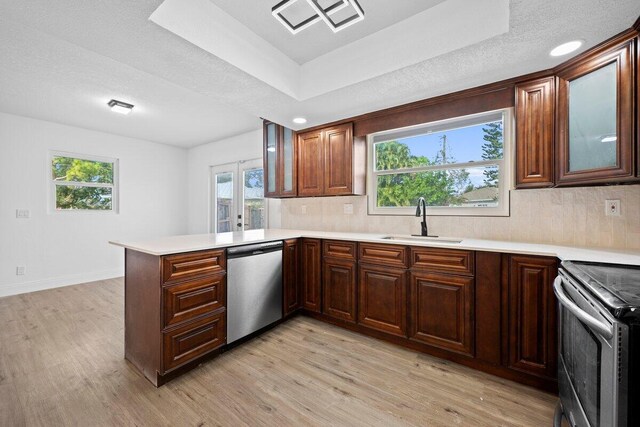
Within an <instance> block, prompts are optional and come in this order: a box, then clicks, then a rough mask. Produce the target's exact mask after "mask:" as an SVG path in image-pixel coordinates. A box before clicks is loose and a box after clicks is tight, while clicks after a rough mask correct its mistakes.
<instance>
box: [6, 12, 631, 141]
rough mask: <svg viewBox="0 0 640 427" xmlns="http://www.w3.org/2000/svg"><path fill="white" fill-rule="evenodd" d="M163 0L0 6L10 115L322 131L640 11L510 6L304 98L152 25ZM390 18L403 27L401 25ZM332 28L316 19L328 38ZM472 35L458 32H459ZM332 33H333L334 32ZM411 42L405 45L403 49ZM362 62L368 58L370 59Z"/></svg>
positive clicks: (606, 32)
mask: <svg viewBox="0 0 640 427" xmlns="http://www.w3.org/2000/svg"><path fill="white" fill-rule="evenodd" d="M183 1H185V2H186V1H192V0H183ZM207 1H212V2H213V1H215V3H216V4H217V5H218V6H220V7H222V9H224V10H225V11H227V12H228V13H229V14H230V15H233V14H234V13H236V12H234V10H233V7H236V6H233V7H232V5H236V4H237V3H243V4H246V1H245V0H243V1H231V0H229V1H222V0H207ZM247 1H248V0H247ZM251 2H252V3H253V2H254V0H251ZM449 2H454V3H449ZM465 2H467V5H472V4H473V3H474V0H448V1H447V2H445V3H449V4H450V5H451V4H452V5H455V6H456V7H457V6H460V5H464V4H465ZM161 3H162V0H135V1H126V0H113V1H102V0H55V1H50V0H46V1H45V0H30V1H14V0H0V58H2V64H1V65H2V68H0V111H3V112H7V113H13V114H20V115H24V116H29V117H35V118H39V119H43V120H51V121H55V122H60V123H65V124H70V125H74V126H80V127H85V128H90V129H96V130H101V131H106V132H111V133H116V134H121V135H126V136H131V137H137V138H143V139H148V140H152V141H157V142H162V143H167V144H172V145H177V146H183V147H190V146H194V145H198V144H202V143H205V142H210V141H214V140H218V139H221V138H225V137H228V136H231V135H235V134H239V133H242V132H246V131H249V130H252V129H257V128H258V127H259V126H260V120H259V119H258V117H266V118H269V119H271V120H274V121H277V122H279V123H282V124H285V125H289V126H290V127H292V128H294V129H295V128H296V126H294V125H293V124H292V123H291V122H290V120H291V118H292V117H294V116H299V115H303V116H306V117H307V118H308V119H309V123H308V124H307V125H306V126H310V125H315V124H321V123H326V122H329V121H333V120H337V119H341V118H345V117H350V116H353V115H357V114H361V113H365V112H369V111H374V110H378V109H381V108H386V107H390V106H394V105H398V104H403V103H407V102H411V101H415V100H419V99H424V98H428V97H432V96H436V95H441V94H444V93H449V92H452V91H456V90H461V89H465V88H469V87H474V86H478V85H481V84H485V83H490V82H493V81H497V80H501V79H505V78H510V77H514V76H518V75H521V74H525V73H528V72H532V71H537V70H540V69H545V68H549V67H552V66H554V65H556V64H558V63H560V62H562V61H564V60H565V59H566V58H559V59H558V58H551V57H549V55H548V52H549V50H550V49H551V48H552V47H554V46H555V45H557V44H559V43H561V42H564V41H567V40H572V39H576V38H581V39H584V40H585V41H586V43H585V47H584V48H583V50H584V49H587V48H589V47H591V46H594V45H595V44H598V43H599V42H601V41H603V40H605V39H607V38H608V37H611V36H612V35H615V34H616V33H618V32H620V31H622V30H625V29H627V28H629V27H630V26H631V25H632V24H633V22H634V21H635V19H636V18H637V17H638V16H639V15H640V2H638V1H637V0H538V1H530V0H511V1H510V2H509V16H508V19H509V20H508V23H509V25H508V31H507V32H503V33H500V34H499V35H496V36H493V37H491V38H488V39H486V40H482V41H479V42H477V43H474V44H472V45H467V46H465V47H459V48H455V49H454V50H451V51H448V52H445V53H442V54H438V55H435V56H431V57H428V58H427V59H425V60H419V61H418V62H416V63H412V64H410V65H407V66H403V67H402V68H399V69H396V70H392V71H389V72H385V73H382V74H379V75H372V76H366V78H364V79H363V80H361V81H355V82H352V83H350V84H349V85H347V86H342V87H339V88H337V89H335V90H329V91H326V92H324V93H322V94H320V95H317V96H312V97H310V98H308V99H305V97H296V96H291V94H289V95H288V94H285V92H283V91H282V90H279V89H276V88H275V87H274V86H272V85H270V84H269V83H265V82H264V81H263V80H261V79H260V78H256V77H254V76H253V75H252V74H251V73H248V72H246V71H243V70H242V69H240V68H238V67H237V66H234V65H231V64H230V63H229V62H227V61H225V60H223V59H221V58H220V57H218V56H216V55H213V54H211V53H209V52H207V51H205V50H203V49H201V48H199V47H197V46H195V45H194V44H192V43H189V42H187V41H186V40H184V39H183V38H181V37H178V36H176V35H175V34H172V33H171V32H169V31H167V30H165V29H164V28H162V27H160V26H158V25H156V24H155V23H153V22H151V21H149V17H150V16H151V14H152V13H153V12H154V11H155V10H156V9H157V8H158V7H159V6H160V5H161ZM255 3H256V4H258V3H266V4H267V5H268V7H267V8H265V9H266V11H265V12H264V13H265V14H266V16H265V17H264V20H265V22H269V23H270V24H269V25H271V24H273V23H274V22H275V19H274V18H273V17H272V16H271V13H270V9H271V6H273V4H275V3H277V0H271V1H261V2H258V0H255ZM271 3H273V4H271ZM360 3H361V5H362V7H363V8H364V9H365V13H366V14H367V18H366V19H365V21H363V22H361V23H359V24H356V25H354V26H352V27H350V28H348V29H345V30H344V31H342V32H340V33H337V35H338V36H340V37H342V33H345V34H346V35H345V37H347V39H345V40H350V41H351V44H350V45H353V44H354V43H366V41H367V40H371V39H375V36H376V33H373V34H369V35H368V36H366V37H364V38H360V39H358V40H356V37H357V36H355V35H353V34H355V33H351V34H350V33H349V32H350V31H351V30H353V31H356V29H357V27H358V26H359V25H362V24H364V23H367V22H368V21H367V20H368V19H369V16H370V15H372V16H373V14H375V12H374V11H373V6H371V5H372V4H374V3H378V2H377V1H374V0H361V1H360ZM386 3H389V2H386ZM393 3H396V2H393ZM403 3H404V0H403ZM407 3H412V4H414V6H415V4H417V3H418V2H413V1H409V0H407ZM421 3H422V2H421ZM424 3H431V2H427V1H425V2H424ZM442 5H444V3H442V4H440V5H438V6H442ZM407 7H409V6H407ZM248 9H251V16H253V15H254V14H257V13H259V10H258V8H257V7H256V8H248ZM254 9H255V10H254ZM433 9H434V10H435V8H433ZM403 10H404V9H403ZM460 10H461V12H463V9H460ZM426 12H428V10H427V11H426ZM412 13H413V12H412ZM415 16H417V15H415ZM415 16H414V17H412V18H415ZM454 18H455V17H452V20H451V22H455V19H454ZM243 19H249V18H243ZM252 19H254V18H252ZM394 19H399V18H394ZM410 19H411V18H410ZM272 20H273V22H272ZM385 22H387V23H388V25H391V26H389V27H388V28H391V27H392V26H393V25H392V24H393V19H390V20H388V21H385ZM275 24H277V22H276V23H275ZM277 25H279V24H277ZM321 25H323V24H321V23H318V24H316V26H318V28H317V29H316V30H317V31H318V32H322V30H321ZM383 25H384V24H383ZM396 25H397V24H396ZM484 25H491V22H484ZM312 29H313V27H312V28H309V29H307V30H305V31H303V32H301V33H299V34H298V35H297V36H295V37H298V36H303V35H304V33H305V32H306V31H310V30H312ZM374 30H375V29H374ZM425 30H427V29H425ZM254 31H257V29H255V28H254ZM266 31H270V30H266ZM274 31H275V30H274ZM282 31H285V30H284V28H282ZM357 31H364V29H363V30H357ZM464 31H465V28H458V27H455V26H453V25H452V28H451V34H452V35H455V34H459V33H460V32H464ZM274 34H275V33H274ZM285 34H287V33H285ZM363 34H364V33H363ZM272 36H273V34H272V35H271V36H269V37H272ZM332 36H334V34H332V33H331V32H330V31H328V30H327V34H326V37H332ZM264 37H265V39H266V38H267V35H266V33H265V34H264ZM273 37H275V36H273ZM273 40H274V41H269V40H267V41H266V42H268V43H270V44H271V45H273V46H275V47H274V49H277V45H278V43H283V42H282V41H278V40H277V39H273ZM324 43H328V42H323V43H319V44H318V45H317V46H316V47H314V49H316V52H322V49H326V47H324V46H326V45H325V44H324ZM350 45H349V46H350ZM363 46H364V45H363ZM404 46H405V45H403V44H398V50H402V49H403V47H404ZM364 47H365V48H366V47H367V46H364ZM374 47H375V46H374ZM368 48H371V46H369V47H368ZM287 49H291V50H288V51H287V52H285V48H284V47H282V46H281V50H282V54H283V55H284V56H285V57H287V56H289V58H290V59H291V61H292V62H294V63H298V61H303V60H304V59H300V58H302V57H301V56H296V55H298V54H296V53H295V51H296V49H297V48H296V47H295V46H294V47H288V48H287ZM338 50H339V49H338ZM365 50H366V49H365ZM333 52H336V51H332V52H326V53H324V54H323V55H322V56H321V57H320V58H316V59H314V60H312V61H320V60H321V59H322V58H325V57H331V55H332V54H333ZM316 54H317V53H314V54H310V55H311V56H312V55H316ZM421 54H423V52H415V55H416V56H417V57H419V56H420V55H421ZM357 60H359V61H362V62H364V63H366V62H367V61H368V60H369V58H367V57H362V58H357ZM324 65H325V66H331V65H333V66H335V67H340V65H341V64H332V63H328V64H324ZM111 98H116V99H120V100H122V101H126V102H132V103H134V104H136V110H135V111H134V113H133V114H131V115H129V116H120V115H116V114H113V113H111V112H110V111H109V110H108V108H107V107H106V102H107V101H108V100H109V99H111ZM300 99H303V100H300Z"/></svg>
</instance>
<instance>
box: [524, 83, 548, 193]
mask: <svg viewBox="0 0 640 427" xmlns="http://www.w3.org/2000/svg"><path fill="white" fill-rule="evenodd" d="M554 89H555V82H554V77H553V76H550V77H545V78H541V79H537V80H533V81H529V82H524V83H519V84H517V85H516V188H542V187H553V185H554V179H553V169H554V166H553V163H554V162H553V160H554V157H553V148H554V147H553V139H554V111H555V109H554V103H555V98H554V94H555V90H554Z"/></svg>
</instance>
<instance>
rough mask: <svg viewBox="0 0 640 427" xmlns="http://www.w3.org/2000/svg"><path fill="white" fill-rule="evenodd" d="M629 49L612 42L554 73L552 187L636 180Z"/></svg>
mask: <svg viewBox="0 0 640 427" xmlns="http://www.w3.org/2000/svg"><path fill="white" fill-rule="evenodd" d="M634 46H635V40H617V41H616V40H614V41H612V42H611V43H610V44H609V46H605V47H602V48H600V49H598V50H596V51H595V52H594V53H592V54H590V55H588V56H586V57H584V58H581V59H580V60H578V61H576V62H569V64H567V66H566V67H564V68H562V69H561V70H560V71H558V72H557V76H558V79H557V90H558V103H557V112H556V114H557V117H556V132H557V135H556V141H557V154H556V157H557V159H558V162H557V177H556V178H557V179H556V184H557V185H561V186H562V185H578V184H597V183H607V182H624V181H631V180H635V179H636V178H635V169H634V167H635V161H634V157H635V148H636V147H635V142H634V141H635V138H634V121H635V117H634V104H633V97H634V94H633V92H634V91H633V88H634V81H633V76H634V72H635V71H634V69H635V63H634V61H633V52H634Z"/></svg>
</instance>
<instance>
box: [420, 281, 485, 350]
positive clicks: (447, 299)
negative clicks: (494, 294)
mask: <svg viewBox="0 0 640 427" xmlns="http://www.w3.org/2000/svg"><path fill="white" fill-rule="evenodd" d="M410 283H411V298H410V321H409V323H410V330H409V337H410V338H411V339H412V340H415V341H420V342H423V343H426V344H429V345H432V346H435V347H440V348H443V349H445V350H453V351H456V352H459V353H463V354H468V355H471V356H473V342H474V336H473V335H474V330H473V323H474V322H473V311H474V302H473V299H474V296H473V294H474V292H473V278H471V277H462V276H449V275H445V274H436V273H427V272H424V271H418V270H415V271H411V279H410Z"/></svg>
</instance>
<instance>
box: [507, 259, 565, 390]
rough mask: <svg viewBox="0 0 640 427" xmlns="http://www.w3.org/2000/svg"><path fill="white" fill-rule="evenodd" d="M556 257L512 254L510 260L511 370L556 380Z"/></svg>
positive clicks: (508, 310) (509, 346) (509, 335)
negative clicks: (554, 288) (553, 286)
mask: <svg viewBox="0 0 640 427" xmlns="http://www.w3.org/2000/svg"><path fill="white" fill-rule="evenodd" d="M557 273H558V263H557V261H556V259H555V258H544V257H535V256H524V255H512V256H511V257H510V260H509V298H508V308H506V309H505V312H507V313H508V320H509V326H508V327H509V330H508V337H507V338H508V344H507V348H508V354H509V356H508V361H507V364H508V367H509V368H510V369H514V370H517V371H522V372H526V373H529V374H534V375H539V376H544V377H552V378H555V377H556V369H557V358H558V353H557V343H556V341H557V322H556V317H557V314H556V311H557V310H556V305H557V301H556V298H555V295H554V294H553V288H552V285H553V280H554V279H555V277H556V276H557Z"/></svg>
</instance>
